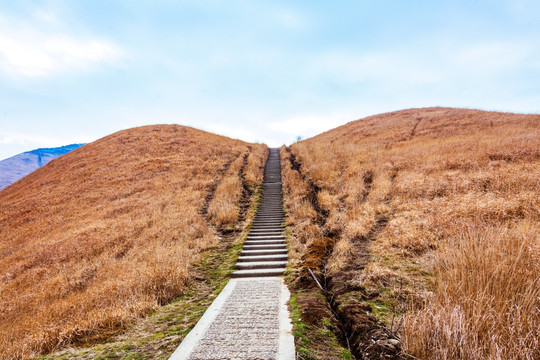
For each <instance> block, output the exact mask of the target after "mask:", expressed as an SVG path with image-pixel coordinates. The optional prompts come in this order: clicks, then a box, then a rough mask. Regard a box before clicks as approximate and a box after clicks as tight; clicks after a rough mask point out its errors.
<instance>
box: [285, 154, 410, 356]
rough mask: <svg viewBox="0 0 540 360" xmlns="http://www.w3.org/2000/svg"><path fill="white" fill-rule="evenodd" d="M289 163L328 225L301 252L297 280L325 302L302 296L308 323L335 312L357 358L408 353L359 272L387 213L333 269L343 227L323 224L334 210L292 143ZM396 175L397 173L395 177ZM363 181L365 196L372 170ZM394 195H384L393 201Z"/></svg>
mask: <svg viewBox="0 0 540 360" xmlns="http://www.w3.org/2000/svg"><path fill="white" fill-rule="evenodd" d="M286 150H287V152H288V153H289V155H290V156H289V161H290V167H291V169H292V170H294V171H297V172H298V174H299V175H300V177H301V178H302V180H303V181H305V182H306V183H307V184H308V193H307V195H306V198H307V200H309V201H310V202H311V204H312V206H313V208H314V209H315V211H316V212H317V214H318V216H317V220H316V221H317V222H318V224H319V225H320V226H321V227H322V229H323V236H322V237H321V238H320V239H318V240H316V241H314V242H313V243H312V244H311V246H310V247H309V248H308V249H307V251H306V252H305V254H303V256H302V262H301V265H300V269H299V273H298V276H297V277H296V279H295V280H294V284H293V286H294V287H296V288H297V289H302V290H304V291H307V292H308V293H319V294H322V295H324V299H325V305H326V308H322V306H321V304H320V303H317V300H316V297H310V296H307V297H305V298H304V299H303V300H301V301H299V305H300V307H301V309H302V310H301V311H302V319H303V320H304V321H306V322H307V323H311V324H313V323H316V322H317V320H318V319H321V318H324V317H325V315H327V314H331V315H332V316H333V319H334V323H335V327H334V329H335V331H334V332H335V334H336V335H337V337H338V339H339V340H340V342H341V345H342V346H343V347H345V348H347V349H348V350H349V351H350V353H351V354H352V355H353V357H354V358H355V359H403V358H405V357H404V356H402V355H401V349H400V341H399V340H398V338H397V336H396V335H395V334H393V333H392V331H391V330H390V329H388V328H387V327H386V326H385V324H383V323H381V322H380V321H378V320H377V319H376V318H375V317H374V316H373V315H371V312H372V308H371V305H370V304H369V303H368V300H370V299H373V298H375V297H376V296H377V295H378V294H369V293H367V291H366V289H365V288H364V286H363V285H362V284H361V283H359V282H358V281H357V280H355V279H356V278H358V275H359V273H361V272H362V271H363V270H364V268H365V266H366V265H367V264H368V263H369V257H370V250H369V248H370V244H371V243H372V242H373V241H375V240H376V238H377V236H378V235H379V234H380V233H381V232H382V231H383V230H384V228H385V227H386V225H387V224H388V221H389V218H388V217H379V218H377V219H376V221H375V224H374V226H373V227H372V228H371V230H370V231H369V233H368V234H367V235H366V236H364V237H360V238H357V239H355V241H354V242H353V251H352V253H353V254H354V256H353V258H352V261H349V263H348V265H347V266H345V267H344V268H342V269H340V270H339V271H337V272H333V273H332V274H330V272H329V270H328V262H329V259H330V258H331V256H332V253H333V250H334V246H335V244H336V243H337V242H338V240H339V239H340V237H341V232H330V231H328V230H327V229H325V227H324V225H325V223H326V220H327V218H328V215H329V212H328V211H324V210H322V209H321V207H320V206H319V203H318V193H319V192H320V191H321V188H320V187H319V186H317V185H316V184H314V183H313V182H312V181H311V179H309V178H308V176H306V174H304V173H303V172H302V164H301V163H300V162H299V161H298V159H297V158H296V156H295V155H294V153H293V152H292V151H291V149H290V148H287V149H286ZM394 178H395V175H393V176H392V181H393V179H394ZM363 181H364V182H365V184H366V191H365V193H364V194H363V196H362V199H360V201H366V198H367V196H368V195H369V191H370V190H371V187H372V183H373V173H367V174H366V175H365V176H364V178H363ZM389 201H390V198H387V199H385V202H389Z"/></svg>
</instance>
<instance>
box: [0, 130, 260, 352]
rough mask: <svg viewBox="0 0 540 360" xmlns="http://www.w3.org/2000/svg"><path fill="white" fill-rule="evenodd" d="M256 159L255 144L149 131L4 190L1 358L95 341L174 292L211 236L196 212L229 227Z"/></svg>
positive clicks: (102, 143)
mask: <svg viewBox="0 0 540 360" xmlns="http://www.w3.org/2000/svg"><path fill="white" fill-rule="evenodd" d="M248 154H249V155H248ZM265 154H266V147H265V146H264V145H253V144H247V143H244V142H241V141H237V140H231V139H228V138H225V137H221V136H217V135H213V134H209V133H206V132H203V131H199V130H195V129H191V128H186V127H182V126H148V127H142V128H136V129H130V130H126V131H122V132H119V133H116V134H113V135H111V136H108V137H106V138H103V139H101V140H99V141H96V142H94V143H91V144H88V145H86V146H84V147H82V148H80V149H78V150H76V151H74V152H72V153H70V154H68V155H66V156H63V157H61V158H59V159H57V160H55V161H53V162H51V163H49V164H48V165H47V166H45V167H44V168H41V169H39V170H38V171H36V172H34V173H33V174H31V175H29V176H28V177H26V178H24V179H23V180H21V181H19V182H17V183H16V184H14V185H12V186H11V187H8V188H6V189H4V190H2V191H1V192H0V239H1V240H0V268H1V269H2V271H1V273H0V358H3V359H10V358H27V357H32V356H35V355H36V354H40V353H44V352H48V351H51V350H53V349H57V348H59V347H61V346H63V345H65V344H68V343H70V342H73V341H81V340H83V339H88V338H92V337H95V336H102V335H103V334H106V333H107V331H108V330H111V329H113V330H114V329H115V328H118V327H120V326H122V324H125V323H126V322H128V321H130V320H132V319H134V318H135V317H138V316H141V315H144V314H146V313H148V312H149V311H150V310H151V309H153V308H156V307H157V306H160V305H161V304H164V303H166V302H168V301H170V300H171V299H173V298H174V297H175V296H177V295H179V294H181V293H182V291H183V290H184V289H185V287H186V284H187V282H188V281H189V276H190V272H189V271H190V270H189V269H190V264H192V263H193V262H194V261H195V260H197V259H198V258H199V255H200V253H201V252H202V251H204V250H206V249H208V248H211V247H213V246H215V245H216V243H217V241H218V239H219V238H218V236H217V235H216V232H215V230H214V228H213V227H212V226H211V225H210V224H209V223H208V222H207V220H206V218H205V209H208V210H209V214H210V209H212V210H211V211H212V215H211V216H210V217H211V218H213V217H214V216H215V217H216V218H219V219H226V220H225V222H226V223H227V224H231V223H234V222H235V221H237V220H238V218H239V217H238V216H239V215H238V201H239V195H238V194H241V193H242V187H243V186H244V185H246V184H245V183H244V182H243V179H249V181H251V183H256V182H260V181H261V179H262V169H261V164H262V163H263V162H264V157H265ZM244 158H246V161H247V165H245V166H242V164H243V163H244ZM239 164H240V167H241V168H242V169H240V168H239V167H238V165H239ZM229 170H230V171H229ZM240 170H242V171H240ZM246 181H247V180H246ZM216 184H217V185H216ZM213 190H216V195H215V196H212V195H211V192H212V191H213ZM227 192H230V193H231V194H234V195H233V196H229V197H227V196H226V194H227ZM217 199H219V202H220V206H215V205H213V204H214V203H215V202H217V201H218V200H217ZM210 200H211V201H210ZM207 201H210V204H207ZM230 209H233V211H232V212H231V210H230ZM231 214H232V215H231ZM213 223H214V224H215V225H219V224H220V223H219V222H214V221H213Z"/></svg>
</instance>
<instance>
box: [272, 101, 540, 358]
mask: <svg viewBox="0 0 540 360" xmlns="http://www.w3.org/2000/svg"><path fill="white" fill-rule="evenodd" d="M281 154H282V159H283V162H282V167H283V175H284V191H285V193H286V199H285V205H286V208H287V210H288V212H289V214H288V220H287V221H288V222H289V225H290V226H291V227H290V229H291V236H290V242H291V246H292V250H293V256H292V258H293V261H294V264H295V269H294V270H293V274H292V277H293V278H294V280H295V283H294V286H295V287H296V289H300V290H302V289H303V291H308V292H309V291H312V292H313V291H318V288H317V287H316V286H315V285H314V284H315V282H314V281H313V279H312V277H311V275H310V274H309V272H308V268H309V269H311V270H312V271H313V272H314V274H315V275H316V276H317V278H318V280H319V281H320V282H321V284H322V287H323V288H324V290H323V291H321V292H322V293H323V294H324V295H326V302H325V301H322V303H321V302H319V304H316V302H317V300H316V299H319V298H320V297H307V296H305V297H304V299H302V297H300V298H299V299H298V303H299V304H300V305H301V306H302V311H303V313H304V314H303V317H304V318H306V319H309V318H316V314H313V312H315V311H317V309H318V308H321V306H325V307H331V308H332V310H333V311H334V314H335V317H336V318H337V320H338V321H336V324H337V325H336V326H335V328H336V329H337V330H336V331H338V332H340V333H341V338H342V340H343V338H344V336H346V337H348V338H349V339H348V340H349V342H350V344H349V346H348V347H349V349H350V350H351V352H352V353H353V354H354V355H356V356H357V357H360V356H367V354H371V356H374V354H377V353H381V354H384V356H386V357H387V358H399V357H400V356H405V354H407V355H408V356H411V357H413V358H418V359H530V360H533V359H539V358H540V350H539V349H540V343H539V341H540V330H539V329H540V195H539V194H540V116H539V115H517V114H508V113H495V112H484V111H475V110H460V109H449V108H426V109H413V110H404V111H399V112H393V113H388V114H382V115H378V116H373V117H369V118H366V119H362V120H359V121H354V122H351V123H349V124H347V125H344V126H342V127H339V128H337V129H334V130H331V131H328V132H326V133H323V134H321V135H319V136H316V137H314V138H311V139H308V140H305V141H301V142H298V143H296V144H293V145H292V146H291V147H290V148H286V147H283V148H282V149H281ZM310 289H311V290H310ZM315 322H316V321H315ZM315 325H316V324H315ZM398 337H399V338H400V340H401V342H400V343H398V342H397V341H396V340H397V338H398ZM390 345H391V346H390ZM318 351H319V349H317V348H315V349H314V350H313V353H312V354H311V356H313V357H315V358H320V359H326V358H330V357H325V356H324V355H317V354H319V353H320V354H323V352H318ZM368 357H369V356H368Z"/></svg>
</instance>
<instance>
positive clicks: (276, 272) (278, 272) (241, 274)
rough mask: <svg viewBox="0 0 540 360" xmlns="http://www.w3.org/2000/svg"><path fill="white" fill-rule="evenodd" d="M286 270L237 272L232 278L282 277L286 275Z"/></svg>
mask: <svg viewBox="0 0 540 360" xmlns="http://www.w3.org/2000/svg"><path fill="white" fill-rule="evenodd" d="M285 270H286V269H285V268H275V269H252V270H236V271H234V272H233V273H232V274H231V276H232V277H233V278H239V277H259V276H280V275H283V274H284V273H285Z"/></svg>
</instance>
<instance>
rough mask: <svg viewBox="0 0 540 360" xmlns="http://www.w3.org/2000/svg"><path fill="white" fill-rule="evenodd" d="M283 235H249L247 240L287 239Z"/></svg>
mask: <svg viewBox="0 0 540 360" xmlns="http://www.w3.org/2000/svg"><path fill="white" fill-rule="evenodd" d="M285 238H286V237H285V236H283V235H248V237H247V238H246V240H285Z"/></svg>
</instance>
